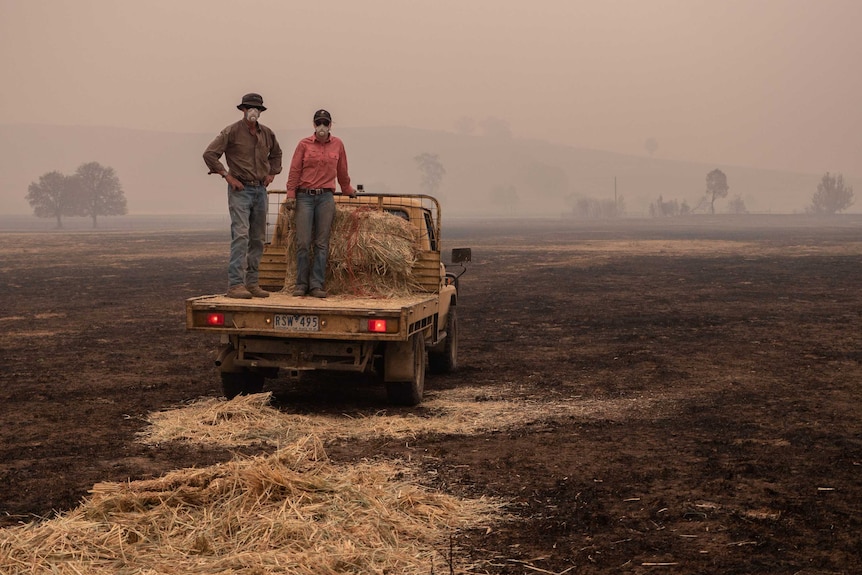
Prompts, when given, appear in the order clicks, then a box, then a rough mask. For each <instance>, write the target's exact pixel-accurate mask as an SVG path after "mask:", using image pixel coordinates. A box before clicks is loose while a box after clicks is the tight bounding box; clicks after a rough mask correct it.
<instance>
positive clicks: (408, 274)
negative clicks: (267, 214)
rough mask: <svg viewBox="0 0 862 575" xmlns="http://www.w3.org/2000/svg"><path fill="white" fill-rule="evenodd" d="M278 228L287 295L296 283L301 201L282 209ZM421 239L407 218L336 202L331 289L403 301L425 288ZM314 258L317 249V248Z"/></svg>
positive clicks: (329, 271)
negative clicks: (417, 272) (418, 270)
mask: <svg viewBox="0 0 862 575" xmlns="http://www.w3.org/2000/svg"><path fill="white" fill-rule="evenodd" d="M281 212H282V217H281V218H280V222H281V223H282V225H281V226H279V229H278V230H277V233H278V234H279V238H280V240H281V243H282V245H284V246H286V247H285V258H286V260H287V269H286V273H285V277H284V291H285V292H291V291H293V288H294V285H295V282H296V245H295V243H296V242H295V241H294V240H295V237H296V229H295V226H294V224H293V222H294V216H295V213H296V200H294V199H292V198H289V199H287V200H285V201H284V203H282V205H281ZM419 240H420V238H419V236H418V234H417V232H416V229H415V228H414V227H413V226H412V225H411V224H410V222H408V221H406V220H405V219H403V218H400V217H398V216H396V215H393V214H390V213H388V212H385V211H381V210H378V209H374V208H371V207H367V206H342V205H338V204H336V207H335V219H334V221H333V222H332V234H331V236H330V240H329V259H328V262H327V269H326V289H327V290H328V291H329V292H330V293H331V294H333V295H338V294H348V295H353V296H370V297H399V296H406V295H410V294H412V293H414V292H416V291H417V290H419V289H420V286H419V284H418V282H417V281H416V279H415V278H414V276H413V266H414V265H415V263H416V261H417V260H418V259H419V252H420V249H421V245H420V241H419ZM311 251H312V254H311V255H312V257H313V251H314V246H312V248H311Z"/></svg>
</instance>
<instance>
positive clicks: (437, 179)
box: [413, 152, 446, 196]
mask: <svg viewBox="0 0 862 575" xmlns="http://www.w3.org/2000/svg"><path fill="white" fill-rule="evenodd" d="M413 160H414V161H415V162H416V164H417V166H418V167H419V173H420V174H421V180H420V181H419V186H420V187H421V188H422V191H423V192H425V193H426V194H428V195H429V196H433V195H434V192H436V191H437V190H438V189H439V188H440V184H441V183H442V182H443V176H445V175H446V168H444V167H443V164H442V163H441V162H440V158H439V157H438V156H437V154H429V153H428V152H423V153H421V154H419V155H418V156H416V157H414V158H413Z"/></svg>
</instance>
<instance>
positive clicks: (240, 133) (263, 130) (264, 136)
mask: <svg viewBox="0 0 862 575" xmlns="http://www.w3.org/2000/svg"><path fill="white" fill-rule="evenodd" d="M222 154H224V156H225V159H226V160H227V165H228V168H230V175H231V176H233V177H234V178H236V179H238V180H239V181H241V182H252V181H263V179H264V178H266V176H268V175H270V174H271V175H273V176H274V175H276V174H280V173H281V155H282V153H281V146H279V145H278V140H276V138H275V133H274V132H273V131H272V130H270V129H269V128H267V127H266V126H264V125H262V124H258V125H257V133H256V134H252V133H251V130H250V129H249V127H248V124H247V123H246V121H245V120H240V121H239V122H236V123H235V124H231V125H230V126H228V127H226V128H225V129H224V130H222V131H221V133H220V134H219V135H218V136H216V138H215V140H213V141H212V142H211V143H210V145H209V146H207V149H206V151H205V152H204V162H206V165H207V167H208V168H209V169H210V171H209V172H208V173H210V174H222V175H223V174H225V173H227V170H226V169H225V167H224V165H223V164H222V163H221V159H220V158H221V156H222Z"/></svg>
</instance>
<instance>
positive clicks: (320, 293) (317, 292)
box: [309, 288, 326, 297]
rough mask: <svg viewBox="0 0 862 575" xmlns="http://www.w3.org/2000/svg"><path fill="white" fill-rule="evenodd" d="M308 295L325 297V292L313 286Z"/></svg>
mask: <svg viewBox="0 0 862 575" xmlns="http://www.w3.org/2000/svg"><path fill="white" fill-rule="evenodd" d="M309 295H310V296H311V297H326V292H325V291H323V290H322V289H320V288H314V289H313V290H311V292H310V293H309Z"/></svg>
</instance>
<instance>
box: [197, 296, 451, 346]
mask: <svg viewBox="0 0 862 575" xmlns="http://www.w3.org/2000/svg"><path fill="white" fill-rule="evenodd" d="M438 306H439V298H438V297H437V294H427V293H422V294H416V295H411V296H402V297H392V298H364V297H357V296H347V295H333V296H330V297H327V298H312V297H294V296H292V295H290V294H284V293H278V292H276V293H272V294H271V295H270V297H268V298H255V299H250V300H246V299H236V298H228V297H226V296H224V295H207V296H200V297H195V298H191V299H189V300H186V327H187V328H188V329H189V330H194V331H206V332H211V333H231V334H242V335H258V336H269V337H297V338H319V339H351V340H364V339H374V340H382V341H387V340H392V341H395V340H405V339H407V338H408V337H409V336H410V335H411V334H412V333H415V332H416V331H419V330H421V329H423V328H424V327H426V326H428V325H430V324H431V322H433V319H434V315H435V314H437V313H438V311H439V309H438Z"/></svg>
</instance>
